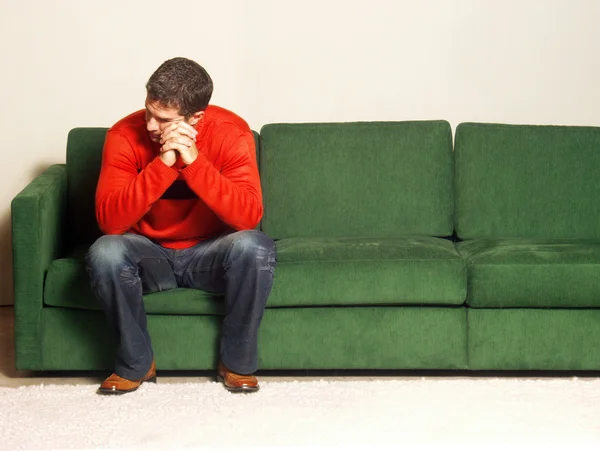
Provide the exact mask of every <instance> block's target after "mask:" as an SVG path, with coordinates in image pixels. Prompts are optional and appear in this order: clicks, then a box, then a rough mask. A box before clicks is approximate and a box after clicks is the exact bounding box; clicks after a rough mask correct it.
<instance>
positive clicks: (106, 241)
mask: <svg viewBox="0 0 600 451" xmlns="http://www.w3.org/2000/svg"><path fill="white" fill-rule="evenodd" d="M276 264H277V256H276V250H275V243H274V242H273V240H272V239H271V238H269V237H268V236H267V235H265V234H264V233H262V232H259V231H256V230H244V231H240V232H234V233H230V234H227V235H223V236H219V237H216V238H213V239H210V240H208V241H203V242H201V243H199V244H198V245H196V246H193V247H190V248H187V249H179V250H177V249H168V248H164V247H162V246H159V245H158V244H156V243H154V242H152V241H150V240H149V239H148V238H146V237H143V236H141V235H136V234H125V235H104V236H102V237H100V238H99V239H98V240H96V242H95V243H94V244H93V245H92V246H91V247H90V249H89V251H88V254H87V256H86V269H87V271H88V274H89V275H90V282H91V287H92V291H93V292H94V294H95V295H96V297H97V298H98V300H99V301H100V303H101V305H102V307H103V309H104V312H105V313H106V316H107V319H108V323H109V325H110V326H111V328H112V329H114V330H115V332H116V334H117V343H118V346H117V351H116V359H115V373H117V374H118V375H119V376H121V377H124V378H126V379H140V378H142V377H143V376H144V375H145V374H146V372H147V371H148V369H149V368H150V365H151V364H152V360H153V358H154V352H153V350H152V343H151V340H150V335H149V334H148V328H147V321H146V310H145V308H144V303H143V300H142V294H146V293H152V292H156V291H165V290H170V289H173V288H177V287H182V288H195V289H198V290H204V291H210V292H216V293H224V294H225V308H226V316H225V319H224V320H223V324H222V330H221V343H220V357H221V361H222V362H223V363H224V364H225V366H227V367H228V368H229V369H231V370H232V371H234V372H236V373H240V374H252V373H254V372H255V371H256V369H257V368H258V349H257V348H258V343H257V338H258V327H259V325H260V322H261V320H262V317H263V313H264V309H265V305H266V303H267V298H268V296H269V294H270V292H271V286H272V284H273V274H274V268H275V265H276Z"/></svg>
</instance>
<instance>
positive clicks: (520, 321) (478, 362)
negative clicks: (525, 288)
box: [467, 308, 600, 371]
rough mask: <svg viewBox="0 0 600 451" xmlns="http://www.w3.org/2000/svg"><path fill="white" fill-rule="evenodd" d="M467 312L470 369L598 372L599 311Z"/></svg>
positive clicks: (599, 351) (477, 310)
mask: <svg viewBox="0 0 600 451" xmlns="http://www.w3.org/2000/svg"><path fill="white" fill-rule="evenodd" d="M467 310H468V314H467V315H468V334H469V338H468V342H469V348H468V362H469V369H471V370H570V371H579V370H600V310H597V309H596V310H595V309H519V308H512V309H467Z"/></svg>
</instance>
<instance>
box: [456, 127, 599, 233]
mask: <svg viewBox="0 0 600 451" xmlns="http://www.w3.org/2000/svg"><path fill="white" fill-rule="evenodd" d="M455 152H456V163H455V164H456V231H457V235H458V236H459V237H460V238H461V239H472V238H512V237H516V238H519V237H521V238H525V237H535V238H548V239H554V238H565V239H568V238H570V239H600V227H599V224H600V202H598V199H599V198H600V183H598V168H599V167H600V128H593V127H564V126H563V127H558V126H528V125H527V126H526V125H500V124H473V123H464V124H459V125H458V127H457V130H456V147H455Z"/></svg>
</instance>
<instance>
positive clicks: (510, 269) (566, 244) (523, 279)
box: [457, 238, 600, 308]
mask: <svg viewBox="0 0 600 451" xmlns="http://www.w3.org/2000/svg"><path fill="white" fill-rule="evenodd" d="M457 247H458V251H459V253H460V255H461V256H462V257H463V258H464V259H465V261H466V264H467V274H468V276H467V279H468V284H469V286H468V293H469V294H468V297H467V305H469V306H470V307H475V308H477V307H482V308H492V307H494V308H497V307H600V243H599V242H594V241H580V240H532V239H517V238H515V239H477V240H471V241H463V242H461V243H458V244H457Z"/></svg>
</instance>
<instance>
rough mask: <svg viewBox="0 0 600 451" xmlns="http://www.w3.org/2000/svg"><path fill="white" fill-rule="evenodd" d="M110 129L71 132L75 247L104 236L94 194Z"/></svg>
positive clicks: (72, 240) (70, 177)
mask: <svg viewBox="0 0 600 451" xmlns="http://www.w3.org/2000/svg"><path fill="white" fill-rule="evenodd" d="M107 131H108V128H92V127H80V128H74V129H73V130H71V131H70V132H69V136H68V139H67V192H68V204H67V205H68V216H69V219H68V223H69V230H68V235H69V236H68V239H69V242H70V245H71V247H72V248H73V247H75V246H78V245H82V244H91V243H93V242H94V241H95V239H96V238H98V237H99V236H100V235H101V232H100V229H99V228H98V223H97V221H96V211H95V196H96V186H97V184H98V177H99V175H100V166H101V164H102V148H103V147H104V140H105V137H106V132H107ZM254 139H255V142H257V143H258V134H257V133H256V132H254ZM257 148H258V144H257Z"/></svg>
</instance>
